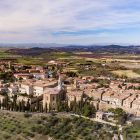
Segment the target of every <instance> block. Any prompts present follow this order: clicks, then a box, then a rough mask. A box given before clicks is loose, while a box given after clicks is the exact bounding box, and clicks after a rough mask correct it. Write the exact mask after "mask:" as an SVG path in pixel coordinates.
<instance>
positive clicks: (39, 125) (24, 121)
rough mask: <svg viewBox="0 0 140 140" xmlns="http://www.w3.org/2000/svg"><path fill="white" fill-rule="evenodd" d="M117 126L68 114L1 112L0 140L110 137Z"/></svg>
mask: <svg viewBox="0 0 140 140" xmlns="http://www.w3.org/2000/svg"><path fill="white" fill-rule="evenodd" d="M111 131H115V132H117V128H116V127H111V126H108V125H103V124H100V123H96V122H92V121H90V120H87V119H83V118H78V117H74V116H70V115H69V116H67V115H66V116H65V115H61V114H58V115H51V114H50V115H49V114H44V115H40V114H34V115H31V114H30V115H29V114H27V113H18V112H6V111H1V112H0V140H8V139H9V140H27V139H29V140H39V139H41V140H47V139H48V137H53V138H54V139H55V140H97V139H98V140H111V138H112V135H113V134H112V133H111Z"/></svg>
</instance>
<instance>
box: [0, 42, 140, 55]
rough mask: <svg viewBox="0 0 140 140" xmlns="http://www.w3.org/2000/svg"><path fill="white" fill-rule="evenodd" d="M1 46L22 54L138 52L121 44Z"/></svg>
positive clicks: (139, 51)
mask: <svg viewBox="0 0 140 140" xmlns="http://www.w3.org/2000/svg"><path fill="white" fill-rule="evenodd" d="M0 47H2V48H5V47H6V48H9V50H8V51H9V52H12V53H14V54H21V55H22V54H23V55H38V54H41V53H44V52H50V51H51V52H52V51H58V52H59V51H64V52H73V51H87V52H96V53H118V54H126V53H127V54H140V46H133V45H131V46H121V45H65V44H41V43H38V44H37V43H33V44H0Z"/></svg>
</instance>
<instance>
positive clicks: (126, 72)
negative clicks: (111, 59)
mask: <svg viewBox="0 0 140 140" xmlns="http://www.w3.org/2000/svg"><path fill="white" fill-rule="evenodd" d="M112 73H113V74H116V75H118V76H127V77H129V78H140V74H137V73H135V72H133V70H117V71H112Z"/></svg>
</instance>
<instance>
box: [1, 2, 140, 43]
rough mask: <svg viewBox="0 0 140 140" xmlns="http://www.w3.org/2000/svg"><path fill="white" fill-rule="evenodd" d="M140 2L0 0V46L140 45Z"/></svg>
mask: <svg viewBox="0 0 140 140" xmlns="http://www.w3.org/2000/svg"><path fill="white" fill-rule="evenodd" d="M139 36H140V0H0V42H1V43H59V44H137V45H138V44H140V39H139Z"/></svg>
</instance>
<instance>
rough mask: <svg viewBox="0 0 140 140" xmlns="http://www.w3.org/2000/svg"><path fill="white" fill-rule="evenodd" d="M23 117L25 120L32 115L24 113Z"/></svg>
mask: <svg viewBox="0 0 140 140" xmlns="http://www.w3.org/2000/svg"><path fill="white" fill-rule="evenodd" d="M24 117H25V118H29V117H32V114H30V113H24Z"/></svg>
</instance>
